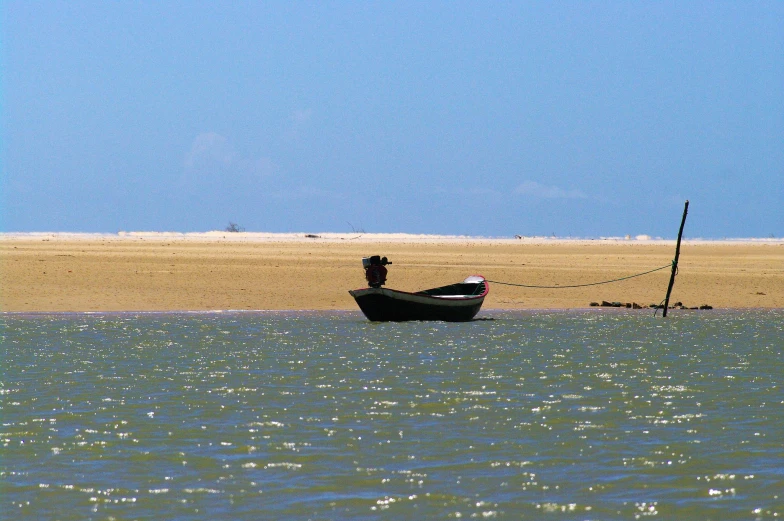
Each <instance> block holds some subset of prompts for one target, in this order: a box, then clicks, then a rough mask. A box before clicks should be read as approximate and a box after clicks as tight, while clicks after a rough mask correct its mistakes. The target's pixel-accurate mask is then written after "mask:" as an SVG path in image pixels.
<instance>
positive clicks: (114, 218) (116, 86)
mask: <svg viewBox="0 0 784 521" xmlns="http://www.w3.org/2000/svg"><path fill="white" fill-rule="evenodd" d="M0 24H1V25H0V71H2V72H0V115H1V119H0V169H2V170H1V174H2V178H1V179H0V181H1V184H0V190H1V191H0V197H2V201H1V202H2V210H0V230H2V231H6V232H10V231H79V232H117V231H131V230H156V231H182V232H187V231H207V230H215V229H222V228H224V227H225V226H226V225H227V224H228V222H229V221H232V222H236V223H238V224H240V225H241V226H244V227H245V228H246V229H247V230H248V231H267V232H351V231H352V230H364V231H366V232H408V233H436V234H460V235H462V234H468V235H483V236H511V235H515V234H520V235H551V234H555V235H558V236H564V237H566V236H580V237H596V236H617V235H626V234H630V235H633V236H634V235H638V234H649V235H653V236H662V237H674V236H675V235H676V234H677V229H678V225H679V224H680V216H681V212H682V209H683V203H684V201H685V200H686V199H689V200H690V201H691V203H690V212H689V220H688V221H687V225H686V236H691V237H711V238H722V237H770V236H775V237H781V236H784V210H782V207H784V30H782V28H784V2H712V1H711V2H697V1H695V2H520V1H513V2H479V1H477V2H462V1H457V2H453V1H449V2H419V1H417V2H288V1H285V2H283V1H281V2H239V1H236V2H206V1H187V2H176V1H167V2H78V1H77V2H28V1H8V0H5V1H2V3H0Z"/></svg>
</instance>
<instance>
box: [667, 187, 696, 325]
mask: <svg viewBox="0 0 784 521" xmlns="http://www.w3.org/2000/svg"><path fill="white" fill-rule="evenodd" d="M687 213H689V201H686V206H684V207H683V219H681V229H680V230H678V242H677V243H676V244H675V258H674V259H673V261H672V273H670V285H669V286H667V296H666V297H664V312H663V313H662V316H663V317H666V316H667V308H668V307H669V306H670V293H672V285H673V284H675V273H676V272H677V271H678V256H680V254H681V237H683V225H684V224H686V214H687Z"/></svg>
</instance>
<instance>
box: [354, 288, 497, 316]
mask: <svg viewBox="0 0 784 521" xmlns="http://www.w3.org/2000/svg"><path fill="white" fill-rule="evenodd" d="M482 283H483V284H484V286H482V288H481V289H482V292H481V294H479V295H450V294H448V293H445V292H443V291H439V290H443V289H445V288H449V287H450V286H445V287H444V288H435V289H434V290H427V292H435V293H437V294H438V296H436V295H433V294H427V292H419V293H408V292H405V291H397V290H394V289H387V288H365V289H357V290H353V291H349V293H351V296H353V297H354V300H356V302H357V305H358V306H359V308H360V309H361V310H362V313H364V314H365V316H366V317H367V318H368V320H371V321H373V322H403V321H408V320H443V321H446V322H466V321H469V320H471V319H473V318H474V317H475V316H476V314H477V313H478V312H479V310H480V308H481V307H482V303H483V302H484V299H485V296H486V295H487V291H488V290H487V286H486V283H485V282H484V281H483V282H482ZM454 286H458V285H454Z"/></svg>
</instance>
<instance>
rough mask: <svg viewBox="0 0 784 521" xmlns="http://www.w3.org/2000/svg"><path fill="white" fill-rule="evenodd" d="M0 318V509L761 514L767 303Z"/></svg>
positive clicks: (771, 453) (778, 320)
mask: <svg viewBox="0 0 784 521" xmlns="http://www.w3.org/2000/svg"><path fill="white" fill-rule="evenodd" d="M480 318H484V319H492V320H479V321H475V322H471V323H464V324H446V323H401V324H394V323H392V324H373V323H369V322H367V321H365V320H364V318H363V317H362V316H361V315H359V314H358V313H204V314H61V315H28V316H23V315H4V316H0V327H1V328H2V329H0V332H1V336H0V339H1V340H2V350H0V360H1V361H2V368H1V370H0V423H1V427H0V519H9V520H10V519H167V520H186V519H188V520H189V519H352V518H353V519H428V518H430V519H445V518H465V519H474V518H479V519H488V518H490V519H493V518H505V519H521V518H529V519H540V518H547V519H550V518H552V519H633V518H648V517H654V518H655V517H658V518H661V519H756V518H760V519H773V518H774V517H776V516H779V517H780V516H782V515H784V390H782V387H781V381H782V374H784V356H783V355H782V351H784V311H781V310H778V311H742V312H740V311H738V312H724V311H710V312H673V313H671V315H670V316H669V317H667V319H662V318H661V317H656V318H654V317H653V316H652V314H651V313H650V312H648V311H643V312H636V311H635V312H632V311H605V310H602V311H584V312H583V311H580V312H544V311H540V312H484V313H482V314H480Z"/></svg>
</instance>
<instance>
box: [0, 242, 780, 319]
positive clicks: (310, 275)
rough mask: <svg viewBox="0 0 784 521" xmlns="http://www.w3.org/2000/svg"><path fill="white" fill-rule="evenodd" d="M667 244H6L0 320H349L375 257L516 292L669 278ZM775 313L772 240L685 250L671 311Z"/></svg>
mask: <svg viewBox="0 0 784 521" xmlns="http://www.w3.org/2000/svg"><path fill="white" fill-rule="evenodd" d="M674 251H675V241H664V240H647V239H646V240H635V239H631V240H625V239H596V240H567V239H563V240H562V239H550V238H520V239H516V238H513V239H487V238H472V237H438V236H418V235H402V234H400V235H399V234H378V235H353V236H352V235H345V234H343V235H341V234H312V235H311V236H307V235H306V234H304V233H302V234H251V233H224V232H210V233H200V234H177V233H172V234H165V233H121V234H116V235H98V234H43V233H41V234H4V235H2V236H0V309H1V310H2V311H4V312H45V311H57V312H61V311H174V310H328V309H334V310H354V309H357V308H356V304H355V303H354V301H353V299H352V298H351V296H350V295H349V294H348V290H349V289H354V288H359V287H364V286H365V281H364V277H363V270H362V265H361V259H362V257H364V256H369V255H373V254H379V255H385V256H387V257H388V258H389V259H390V260H391V261H392V262H393V264H392V265H391V266H389V277H388V284H387V286H388V287H391V288H395V289H400V290H405V291H416V290H420V289H425V288H429V287H435V286H439V285H443V284H449V283H453V282H457V281H460V280H462V279H463V278H465V277H466V276H468V275H472V274H481V275H484V276H485V277H487V278H488V279H489V280H491V281H499V282H508V283H515V284H526V285H541V286H554V285H560V286H566V285H579V284H588V283H592V282H598V281H604V280H609V279H615V278H620V277H626V276H629V275H633V274H635V273H640V272H643V271H647V270H651V269H654V268H657V267H661V266H666V265H668V264H669V263H670V262H671V260H672V258H673V256H674ZM669 276H670V270H669V269H663V270H661V271H657V272H655V273H651V274H649V275H645V276H642V277H638V278H633V279H630V280H626V281H622V282H617V283H613V284H607V285H599V286H589V287H583V288H568V289H535V288H521V287H515V286H506V285H501V284H491V289H490V295H489V296H488V298H487V299H486V301H485V305H484V308H483V309H515V308H539V309H545V308H587V307H589V305H590V303H591V302H601V301H603V300H604V301H618V302H624V303H626V302H635V303H638V304H640V305H643V306H648V305H650V304H653V303H660V302H661V301H662V300H663V299H664V296H665V293H666V289H667V283H668V281H669ZM674 302H682V303H683V304H684V305H685V306H690V307H691V306H700V305H703V304H709V305H711V306H713V307H714V308H784V241H782V240H774V239H770V240H756V241H755V240H750V241H741V240H739V241H701V240H694V241H684V242H683V244H682V247H681V258H680V263H679V274H678V276H677V278H676V282H675V287H674V290H673V294H672V297H671V299H670V303H671V304H672V303H674Z"/></svg>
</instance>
